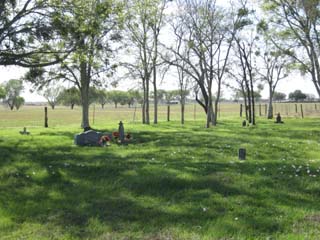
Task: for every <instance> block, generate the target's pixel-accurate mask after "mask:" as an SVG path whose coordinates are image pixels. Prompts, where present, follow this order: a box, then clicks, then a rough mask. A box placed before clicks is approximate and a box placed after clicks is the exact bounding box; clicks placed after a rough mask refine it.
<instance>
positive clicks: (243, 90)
mask: <svg viewBox="0 0 320 240" xmlns="http://www.w3.org/2000/svg"><path fill="white" fill-rule="evenodd" d="M241 91H242V95H243V99H244V109H245V112H246V120H247V121H248V120H249V116H248V100H247V94H246V91H245V89H244V86H243V84H242V85H241Z"/></svg>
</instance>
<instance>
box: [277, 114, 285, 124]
mask: <svg viewBox="0 0 320 240" xmlns="http://www.w3.org/2000/svg"><path fill="white" fill-rule="evenodd" d="M275 123H284V122H283V121H282V120H281V116H280V113H278V114H277V117H276V121H275Z"/></svg>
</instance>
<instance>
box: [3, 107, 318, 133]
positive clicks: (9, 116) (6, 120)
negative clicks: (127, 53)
mask: <svg viewBox="0 0 320 240" xmlns="http://www.w3.org/2000/svg"><path fill="white" fill-rule="evenodd" d="M255 108H256V116H257V117H262V118H263V117H267V110H268V105H267V104H265V103H261V104H260V103H258V104H257V105H255ZM273 112H274V116H275V115H276V114H277V113H280V114H281V116H282V117H293V118H306V117H320V103H274V104H273ZM217 114H218V118H229V117H240V104H239V103H221V104H219V110H218V113H217ZM168 115H169V120H170V121H180V119H181V109H180V105H179V104H175V105H170V106H169V107H168V106H167V105H160V106H159V109H158V121H159V122H162V121H167V120H168ZM243 117H245V112H244V111H243ZM48 118H49V126H57V125H70V124H77V125H80V123H81V107H79V106H77V107H75V108H74V109H73V110H71V109H70V108H68V107H64V106H57V107H56V108H55V109H54V110H52V109H50V108H48ZM89 119H90V123H91V124H92V125H104V124H105V123H109V122H119V121H120V120H122V121H124V122H127V123H140V122H141V121H142V111H141V107H140V106H136V107H131V108H129V107H127V106H120V107H118V108H115V107H114V106H113V105H107V106H105V107H104V108H101V106H99V105H91V106H90V116H89ZM153 119H154V117H153V106H152V105H151V106H150V122H151V123H152V122H153ZM205 119H206V115H205V112H204V109H203V108H202V107H201V106H200V105H198V104H187V105H186V106H185V120H186V121H205ZM43 125H44V106H23V107H22V108H21V109H20V110H18V111H17V110H13V111H11V110H9V109H8V108H7V107H4V106H0V127H20V126H29V127H30V126H31V127H32V126H34V127H38V126H43Z"/></svg>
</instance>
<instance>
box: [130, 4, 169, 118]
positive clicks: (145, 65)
mask: <svg viewBox="0 0 320 240" xmlns="http://www.w3.org/2000/svg"><path fill="white" fill-rule="evenodd" d="M167 2H168V0H135V1H127V21H126V28H127V32H128V33H129V34H128V38H127V42H128V43H129V44H128V46H129V48H130V52H132V53H133V54H134V60H133V61H131V62H126V63H125V64H124V66H126V67H127V68H128V69H129V71H130V73H131V75H132V76H133V77H134V78H140V79H141V81H142V89H143V105H142V123H144V124H149V123H150V104H149V96H150V83H152V84H153V92H154V94H153V95H154V123H157V122H158V97H157V67H158V66H159V63H158V47H159V36H160V30H161V28H162V27H163V16H164V9H165V7H166V5H167Z"/></svg>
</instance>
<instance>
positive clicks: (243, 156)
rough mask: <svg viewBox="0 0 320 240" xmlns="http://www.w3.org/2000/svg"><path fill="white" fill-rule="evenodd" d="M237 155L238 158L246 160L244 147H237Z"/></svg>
mask: <svg viewBox="0 0 320 240" xmlns="http://www.w3.org/2000/svg"><path fill="white" fill-rule="evenodd" d="M238 157H239V160H246V149H245V148H239V154H238Z"/></svg>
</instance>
